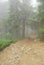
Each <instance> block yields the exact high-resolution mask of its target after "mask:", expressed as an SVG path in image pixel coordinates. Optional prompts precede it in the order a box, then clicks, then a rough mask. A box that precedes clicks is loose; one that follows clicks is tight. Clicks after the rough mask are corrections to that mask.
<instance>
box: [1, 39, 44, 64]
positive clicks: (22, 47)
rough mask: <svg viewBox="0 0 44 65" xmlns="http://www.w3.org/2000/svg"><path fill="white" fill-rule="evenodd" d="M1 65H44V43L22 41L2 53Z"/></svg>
mask: <svg viewBox="0 0 44 65" xmlns="http://www.w3.org/2000/svg"><path fill="white" fill-rule="evenodd" d="M0 65H44V42H40V41H36V40H35V41H32V40H29V39H26V40H22V41H19V42H17V43H16V44H11V45H10V46H9V47H7V48H5V49H4V50H3V51H2V52H0Z"/></svg>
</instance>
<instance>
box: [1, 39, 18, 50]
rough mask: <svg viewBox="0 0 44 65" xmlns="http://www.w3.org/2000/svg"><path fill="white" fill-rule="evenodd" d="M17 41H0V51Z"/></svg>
mask: <svg viewBox="0 0 44 65" xmlns="http://www.w3.org/2000/svg"><path fill="white" fill-rule="evenodd" d="M16 41H17V40H1V39H0V51H2V50H3V49H4V48H6V47H7V46H9V45H10V44H12V43H15V42H16Z"/></svg>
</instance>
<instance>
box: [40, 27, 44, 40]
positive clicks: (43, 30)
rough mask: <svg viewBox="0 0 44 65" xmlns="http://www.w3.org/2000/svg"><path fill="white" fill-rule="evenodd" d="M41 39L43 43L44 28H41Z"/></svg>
mask: <svg viewBox="0 0 44 65" xmlns="http://www.w3.org/2000/svg"><path fill="white" fill-rule="evenodd" d="M39 37H40V40H41V41H44V28H43V27H40V28H39Z"/></svg>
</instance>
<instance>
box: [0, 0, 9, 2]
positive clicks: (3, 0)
mask: <svg viewBox="0 0 44 65" xmlns="http://www.w3.org/2000/svg"><path fill="white" fill-rule="evenodd" d="M6 1H8V0H1V1H0V2H6Z"/></svg>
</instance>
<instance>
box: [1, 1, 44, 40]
mask: <svg viewBox="0 0 44 65" xmlns="http://www.w3.org/2000/svg"><path fill="white" fill-rule="evenodd" d="M30 35H38V36H39V38H40V39H41V40H44V0H37V6H33V5H32V1H31V0H9V1H5V2H0V39H5V40H15V39H23V38H27V37H29V36H30Z"/></svg>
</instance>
